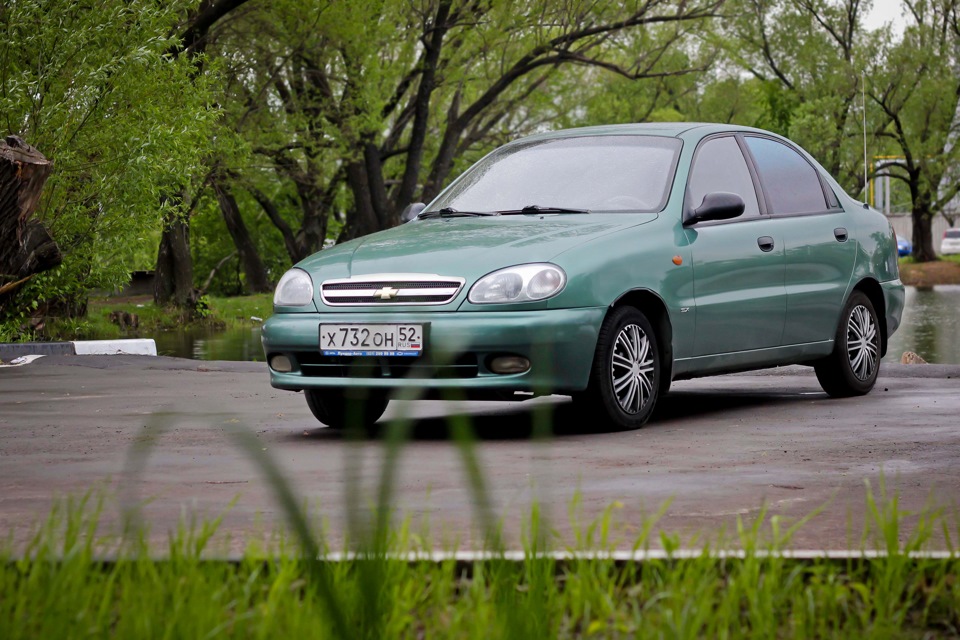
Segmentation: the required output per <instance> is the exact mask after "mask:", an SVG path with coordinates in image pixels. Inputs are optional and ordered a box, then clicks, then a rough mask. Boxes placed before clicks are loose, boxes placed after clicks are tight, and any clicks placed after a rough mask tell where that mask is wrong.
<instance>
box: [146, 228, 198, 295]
mask: <svg viewBox="0 0 960 640" xmlns="http://www.w3.org/2000/svg"><path fill="white" fill-rule="evenodd" d="M153 299H154V301H155V302H156V303H157V304H160V305H167V304H174V305H176V306H178V307H181V308H185V309H193V308H194V307H195V306H196V301H197V296H196V293H195V292H194V289H193V259H192V257H191V256H190V223H189V222H188V221H187V220H183V219H181V218H180V217H179V216H176V215H174V216H173V219H171V220H168V221H167V224H166V225H165V226H164V229H163V233H162V234H161V236H160V250H159V251H158V252H157V271H156V274H155V276H154V289H153Z"/></svg>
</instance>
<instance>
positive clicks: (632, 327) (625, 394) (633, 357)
mask: <svg viewBox="0 0 960 640" xmlns="http://www.w3.org/2000/svg"><path fill="white" fill-rule="evenodd" d="M660 370H661V367H660V345H659V342H658V338H657V335H656V333H654V330H653V326H652V325H651V324H650V321H649V320H647V317H646V316H645V315H644V314H643V313H642V312H641V311H639V310H637V309H635V308H633V307H620V308H618V309H614V310H613V311H612V312H611V313H610V314H609V315H608V316H607V317H606V318H605V319H604V321H603V325H602V326H601V327H600V335H599V336H598V339H597V350H596V353H595V355H594V359H593V367H592V369H591V373H590V382H589V385H588V387H587V390H586V391H585V392H583V393H580V394H576V395H575V396H574V402H575V403H576V404H577V405H578V406H579V407H580V408H581V409H582V410H583V411H584V413H586V414H588V415H587V416H585V417H593V416H596V415H599V416H601V417H603V418H605V419H606V421H607V422H608V423H609V424H611V425H612V426H613V427H614V428H616V429H618V430H629V429H638V428H640V427H642V426H643V425H644V424H646V422H647V421H648V420H649V419H650V416H651V415H652V414H653V408H654V406H655V405H656V404H657V398H658V396H659V392H660V387H661V383H660Z"/></svg>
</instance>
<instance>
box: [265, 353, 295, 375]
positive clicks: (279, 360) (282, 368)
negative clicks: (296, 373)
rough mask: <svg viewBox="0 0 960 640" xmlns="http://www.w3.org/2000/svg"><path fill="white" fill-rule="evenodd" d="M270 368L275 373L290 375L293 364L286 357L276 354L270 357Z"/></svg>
mask: <svg viewBox="0 0 960 640" xmlns="http://www.w3.org/2000/svg"><path fill="white" fill-rule="evenodd" d="M270 368H271V369H273V370H274V371H276V372H277V373H290V372H291V371H293V363H292V362H290V358H288V357H287V356H285V355H282V354H277V355H273V356H270Z"/></svg>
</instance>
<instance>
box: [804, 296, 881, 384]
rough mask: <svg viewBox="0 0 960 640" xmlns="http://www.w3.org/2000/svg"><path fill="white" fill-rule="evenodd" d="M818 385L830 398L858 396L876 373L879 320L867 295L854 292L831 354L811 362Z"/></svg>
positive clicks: (878, 368) (877, 370) (845, 310)
mask: <svg viewBox="0 0 960 640" xmlns="http://www.w3.org/2000/svg"><path fill="white" fill-rule="evenodd" d="M814 370H815V371H816V372H817V380H818V381H819V382H820V386H821V387H823V390H824V391H826V392H827V394H829V395H830V396H831V397H834V398H848V397H851V396H862V395H865V394H867V393H869V392H870V390H871V389H873V385H874V384H876V382H877V374H878V373H879V372H880V323H879V322H878V321H877V313H876V311H874V308H873V303H872V302H870V298H868V297H867V296H866V294H864V293H863V292H862V291H854V292H853V294H852V295H851V296H850V299H849V300H847V304H846V306H844V308H843V313H842V314H841V315H840V325H839V326H838V327H837V335H836V336H835V338H834V343H833V353H832V354H830V355H829V356H827V357H826V358H824V359H823V360H821V361H819V362H817V363H816V364H815V365H814Z"/></svg>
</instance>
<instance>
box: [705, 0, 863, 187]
mask: <svg viewBox="0 0 960 640" xmlns="http://www.w3.org/2000/svg"><path fill="white" fill-rule="evenodd" d="M869 7H870V2H869V0H866V1H864V0H733V1H732V3H731V4H728V5H727V8H728V10H729V11H731V13H732V16H733V19H732V20H730V21H729V22H727V23H725V25H726V27H725V29H724V38H723V43H724V44H725V46H726V51H727V56H728V57H729V59H730V60H731V61H732V62H733V63H734V64H735V65H736V66H738V67H740V68H742V69H744V70H746V71H747V72H748V73H749V74H750V75H751V76H753V77H754V78H756V79H757V80H758V81H760V83H761V88H762V90H761V95H762V102H761V104H762V105H763V109H764V112H765V114H764V116H763V117H762V118H761V120H760V122H759V123H758V124H759V125H760V126H763V127H765V128H769V129H771V130H773V131H776V132H778V133H781V134H783V135H786V136H789V137H790V138H791V139H793V140H795V141H796V142H797V143H798V144H800V145H801V146H803V147H804V148H805V149H807V150H808V151H809V152H810V153H811V154H813V155H814V156H815V157H816V158H817V159H818V160H819V161H820V162H821V163H822V164H823V165H824V167H825V168H826V169H827V170H828V171H830V173H831V174H833V175H834V176H836V177H837V179H838V180H839V181H840V183H841V184H842V185H843V186H844V187H845V188H846V189H847V190H848V191H849V192H850V193H853V194H856V193H859V192H861V191H862V190H863V189H864V186H865V185H864V181H863V164H862V162H863V155H862V143H861V144H858V141H862V134H863V132H862V129H861V126H860V119H859V118H858V116H859V115H860V114H861V113H862V112H861V110H860V109H861V108H862V107H861V106H860V96H861V95H862V84H861V72H862V70H863V69H864V68H866V65H867V63H868V61H870V60H871V59H872V55H873V52H874V51H876V48H877V46H878V45H877V41H878V38H879V37H880V36H879V35H878V34H871V33H869V32H868V31H866V30H865V29H864V28H863V17H864V15H865V13H866V12H867V10H868V9H869ZM858 149H859V150H860V152H859V153H858Z"/></svg>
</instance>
